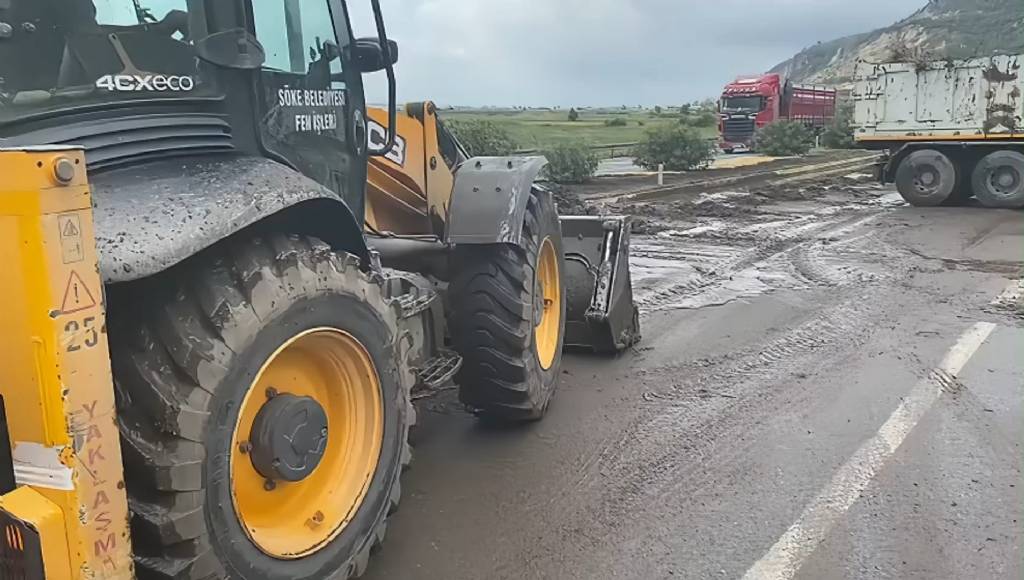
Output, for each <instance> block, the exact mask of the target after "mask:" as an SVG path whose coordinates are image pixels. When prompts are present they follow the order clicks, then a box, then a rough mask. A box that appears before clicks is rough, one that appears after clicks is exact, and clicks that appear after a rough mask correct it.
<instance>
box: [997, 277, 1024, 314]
mask: <svg viewBox="0 0 1024 580" xmlns="http://www.w3.org/2000/svg"><path fill="white" fill-rule="evenodd" d="M1021 296H1024V280H1017V281H1015V282H1011V283H1010V285H1009V286H1007V287H1006V290H1003V293H1002V294H1000V295H999V296H997V297H996V299H995V300H993V301H992V306H999V307H1003V308H1010V307H1013V306H1016V305H1017V302H1018V301H1019V300H1020V299H1021Z"/></svg>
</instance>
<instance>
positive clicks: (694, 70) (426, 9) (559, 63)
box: [348, 0, 926, 106]
mask: <svg viewBox="0 0 1024 580" xmlns="http://www.w3.org/2000/svg"><path fill="white" fill-rule="evenodd" d="M381 3H382V4H383V5H384V16H385V18H386V21H387V23H388V33H389V35H390V36H391V38H393V39H394V40H397V41H398V43H399V46H400V55H401V56H400V61H399V65H398V68H397V73H398V92H399V100H400V101H416V100H424V99H431V100H434V101H437V102H439V103H442V104H446V105H447V104H451V105H497V106H508V105H528V106H544V105H562V106H570V105H577V106H579V105H622V104H628V105H640V104H644V105H653V104H677V103H680V102H685V101H692V100H695V99H702V98H706V97H712V96H716V95H717V94H718V93H719V91H720V90H721V88H722V86H723V85H724V84H725V83H726V82H728V81H730V80H731V79H733V78H735V77H736V76H737V75H741V74H746V73H754V72H762V71H765V70H767V69H769V68H771V67H772V66H774V65H775V64H777V63H779V62H780V61H783V60H785V59H787V58H789V57H790V56H792V55H793V54H795V53H796V52H797V51H799V50H800V49H802V48H804V47H807V46H810V45H813V44H815V43H817V42H819V41H824V40H831V39H833V38H836V37H839V36H845V35H849V34H855V33H858V32H865V31H868V30H872V29H874V28H877V27H880V26H886V25H889V24H892V23H893V22H895V21H897V20H899V19H901V18H903V17H905V16H909V15H910V14H911V13H912V12H913V11H914V10H916V9H918V8H920V7H921V6H923V5H924V4H925V3H926V2H925V0H383V1H382V2H381ZM348 4H349V7H350V11H351V12H352V15H351V16H352V20H353V28H354V29H355V32H356V34H357V35H360V36H370V35H372V30H373V26H372V19H371V16H370V12H369V8H368V7H369V0H349V2H348ZM381 80H382V79H380V78H374V79H372V80H371V81H370V83H369V86H368V88H367V96H368V97H369V98H370V99H371V100H372V101H373V102H383V101H384V100H386V92H384V91H383V89H382V87H383V86H385V85H384V84H383V83H382V82H381Z"/></svg>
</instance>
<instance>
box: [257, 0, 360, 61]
mask: <svg viewBox="0 0 1024 580" xmlns="http://www.w3.org/2000/svg"><path fill="white" fill-rule="evenodd" d="M252 8H253V20H254V21H255V22H254V23H255V27H256V37H257V38H259V39H260V43H262V44H263V50H264V51H265V52H266V61H265V62H264V65H263V66H264V68H266V69H270V70H275V71H279V72H290V73H294V74H301V75H305V74H307V73H308V72H309V68H310V65H312V64H314V63H316V62H318V61H320V59H321V58H322V57H323V55H324V54H325V52H326V49H325V47H324V43H327V42H330V43H331V44H334V45H335V46H337V44H338V39H337V38H336V37H335V34H334V25H333V21H332V20H331V10H330V7H329V6H328V3H327V0H313V1H309V0H306V1H301V0H254V1H253V3H252ZM341 72H342V69H341V59H340V58H335V59H333V60H331V73H333V74H340V73H341Z"/></svg>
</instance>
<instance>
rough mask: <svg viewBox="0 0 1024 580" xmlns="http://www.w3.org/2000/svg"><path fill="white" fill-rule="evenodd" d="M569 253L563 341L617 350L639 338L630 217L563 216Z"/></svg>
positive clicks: (572, 345) (599, 349)
mask: <svg viewBox="0 0 1024 580" xmlns="http://www.w3.org/2000/svg"><path fill="white" fill-rule="evenodd" d="M561 221H562V243H563V248H564V252H565V268H566V272H565V275H564V276H563V277H562V279H563V281H564V283H565V284H566V300H567V304H566V317H567V320H566V325H565V346H566V347H570V348H583V349H589V350H592V351H594V352H599V353H616V352H619V351H622V350H624V349H627V348H629V347H631V346H633V345H634V344H636V343H637V342H639V340H640V314H639V311H638V310H637V308H636V305H635V304H634V303H633V283H632V278H631V277H630V273H629V242H630V225H631V220H630V218H628V217H591V216H585V217H584V216H579V217H577V216H570V217H563V218H561Z"/></svg>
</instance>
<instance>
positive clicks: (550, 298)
mask: <svg viewBox="0 0 1024 580" xmlns="http://www.w3.org/2000/svg"><path fill="white" fill-rule="evenodd" d="M559 274H560V273H559V271H558V254H557V253H556V252H555V244H554V243H553V242H552V241H551V238H544V242H543V243H542V244H541V246H540V259H539V260H537V286H536V288H537V296H538V298H539V303H540V305H541V306H542V308H543V310H542V311H541V315H540V317H539V318H535V320H536V321H537V325H536V326H535V327H534V329H533V336H534V341H535V342H536V344H537V358H539V359H540V366H541V367H542V368H543V369H544V370H548V369H550V368H551V365H552V364H554V362H555V355H556V354H558V338H559V335H560V334H561V329H562V280H561V278H560V277H559ZM537 302H538V301H535V304H536V303H537Z"/></svg>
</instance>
